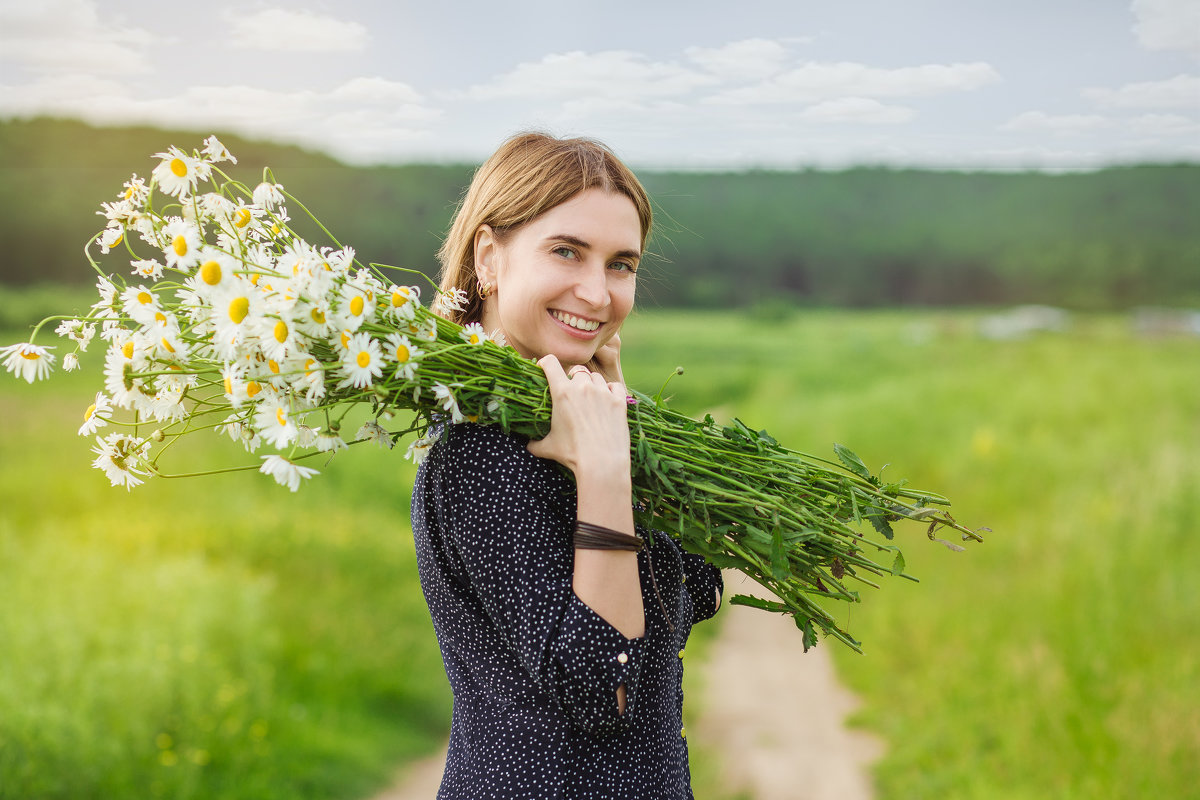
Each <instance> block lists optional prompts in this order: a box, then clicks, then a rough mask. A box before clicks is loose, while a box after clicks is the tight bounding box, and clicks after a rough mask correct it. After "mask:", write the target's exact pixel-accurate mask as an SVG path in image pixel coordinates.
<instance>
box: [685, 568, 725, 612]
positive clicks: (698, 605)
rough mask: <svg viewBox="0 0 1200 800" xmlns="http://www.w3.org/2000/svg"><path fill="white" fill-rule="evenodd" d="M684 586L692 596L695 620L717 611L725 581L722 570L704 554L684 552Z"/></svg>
mask: <svg viewBox="0 0 1200 800" xmlns="http://www.w3.org/2000/svg"><path fill="white" fill-rule="evenodd" d="M683 586H684V588H685V589H687V592H688V595H690V596H691V598H692V613H693V620H692V621H693V622H702V621H704V620H706V619H709V618H710V617H712V616H713V615H714V614H716V613H717V609H718V608H720V606H721V593H722V592H723V591H724V590H725V581H724V580H722V578H721V570H719V569H717V568H716V567H714V566H713V565H712V564H709V563H708V562H707V561H705V560H704V557H703V556H698V555H696V554H695V553H689V552H687V551H684V552H683Z"/></svg>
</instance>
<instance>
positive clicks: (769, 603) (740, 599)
mask: <svg viewBox="0 0 1200 800" xmlns="http://www.w3.org/2000/svg"><path fill="white" fill-rule="evenodd" d="M729 603H730V605H735V606H750V607H751V608H759V609H762V610H763V611H774V612H776V613H778V614H786V613H788V607H787V606H785V605H784V604H783V603H776V602H775V601H773V600H763V599H762V598H761V597H752V596H750V595H748V594H737V595H734V596H733V597H731V598H729ZM797 624H798V623H797Z"/></svg>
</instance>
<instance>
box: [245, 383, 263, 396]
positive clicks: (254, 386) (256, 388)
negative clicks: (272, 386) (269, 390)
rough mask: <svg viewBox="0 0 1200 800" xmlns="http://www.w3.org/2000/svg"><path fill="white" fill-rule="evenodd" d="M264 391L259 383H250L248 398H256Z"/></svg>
mask: <svg viewBox="0 0 1200 800" xmlns="http://www.w3.org/2000/svg"><path fill="white" fill-rule="evenodd" d="M261 391H262V387H261V386H259V385H258V381H250V382H249V383H247V384H246V397H254V395H256V394H258V393H259V392H261Z"/></svg>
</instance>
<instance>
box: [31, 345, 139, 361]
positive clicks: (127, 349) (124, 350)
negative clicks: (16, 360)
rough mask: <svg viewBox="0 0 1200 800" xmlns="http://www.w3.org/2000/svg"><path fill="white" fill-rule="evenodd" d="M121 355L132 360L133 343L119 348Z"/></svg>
mask: <svg viewBox="0 0 1200 800" xmlns="http://www.w3.org/2000/svg"><path fill="white" fill-rule="evenodd" d="M121 355H123V356H125V357H126V358H133V342H132V341H128V342H126V343H125V344H124V345H122V346H121ZM26 358H28V356H26Z"/></svg>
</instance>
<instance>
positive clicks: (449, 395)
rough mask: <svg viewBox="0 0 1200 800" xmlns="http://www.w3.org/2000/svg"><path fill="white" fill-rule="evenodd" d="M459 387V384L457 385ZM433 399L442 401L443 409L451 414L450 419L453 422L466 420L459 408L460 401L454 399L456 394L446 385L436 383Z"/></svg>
mask: <svg viewBox="0 0 1200 800" xmlns="http://www.w3.org/2000/svg"><path fill="white" fill-rule="evenodd" d="M455 386H458V384H455ZM433 397H434V399H435V400H440V401H442V408H444V409H445V410H446V411H449V412H450V419H451V420H452V421H453V422H462V421H463V420H465V419H466V417H464V416H463V413H462V411H460V410H459V408H458V400H456V399H455V398H454V392H452V391H451V390H450V387H449V386H447V385H446V384H444V383H435V384H434V385H433Z"/></svg>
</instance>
